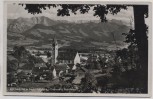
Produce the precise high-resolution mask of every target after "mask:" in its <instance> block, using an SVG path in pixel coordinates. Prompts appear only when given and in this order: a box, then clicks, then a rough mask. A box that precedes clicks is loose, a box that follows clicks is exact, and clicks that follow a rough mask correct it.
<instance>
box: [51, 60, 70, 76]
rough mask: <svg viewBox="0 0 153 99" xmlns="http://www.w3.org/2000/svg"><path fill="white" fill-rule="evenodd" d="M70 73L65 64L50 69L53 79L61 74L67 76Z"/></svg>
mask: <svg viewBox="0 0 153 99" xmlns="http://www.w3.org/2000/svg"><path fill="white" fill-rule="evenodd" d="M69 71H70V67H69V66H68V65H67V64H63V63H59V64H55V65H54V67H52V73H53V76H54V78H56V77H59V76H61V75H63V74H67V73H69Z"/></svg>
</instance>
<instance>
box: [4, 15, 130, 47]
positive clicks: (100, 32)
mask: <svg viewBox="0 0 153 99" xmlns="http://www.w3.org/2000/svg"><path fill="white" fill-rule="evenodd" d="M129 29H130V27H129V26H127V25H126V24H125V23H124V22H122V21H120V20H114V19H113V20H108V22H106V23H101V22H97V21H88V22H82V21H80V22H78V23H77V22H68V21H65V20H52V19H50V18H48V17H45V16H41V17H32V18H22V17H20V18H17V19H8V20H7V42H8V47H13V46H14V45H23V46H27V47H43V48H48V47H50V46H51V42H52V39H53V38H54V37H56V39H57V41H58V44H59V47H66V46H67V47H72V48H87V47H101V48H110V49H113V48H115V46H116V45H115V41H116V44H117V46H118V47H124V46H125V45H126V44H125V43H123V41H124V38H125V37H124V36H123V35H122V33H127V32H128V31H129ZM113 37H114V38H113Z"/></svg>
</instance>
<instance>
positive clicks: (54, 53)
mask: <svg viewBox="0 0 153 99" xmlns="http://www.w3.org/2000/svg"><path fill="white" fill-rule="evenodd" d="M57 56H58V43H57V39H56V37H55V36H54V38H53V41H52V66H53V65H54V64H55V63H56V62H57Z"/></svg>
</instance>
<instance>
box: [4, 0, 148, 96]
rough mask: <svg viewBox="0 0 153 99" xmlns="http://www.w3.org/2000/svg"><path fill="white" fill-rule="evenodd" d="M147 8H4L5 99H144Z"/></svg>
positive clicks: (71, 4)
mask: <svg viewBox="0 0 153 99" xmlns="http://www.w3.org/2000/svg"><path fill="white" fill-rule="evenodd" d="M150 8H151V3H149V2H140V3H139V2H136V3H133V2H132V3H128V2H115V3H114V2H112V3H111V2H102V1H101V2H55V1H54V2H53V1H52V2H49V1H47V2H38V1H37V2H9V1H7V2H5V16H4V17H5V18H4V19H5V21H4V24H5V25H6V27H5V28H4V29H5V31H6V33H4V35H5V36H4V38H6V40H5V41H4V44H5V46H6V47H5V51H6V52H5V53H4V55H5V57H4V58H5V62H4V63H5V64H4V73H3V74H4V79H3V80H4V93H5V94H6V95H25V94H26V95H33V94H35V95H42V96H43V95H49V96H52V95H54V96H65V95H66V96H103V95H104V96H107V95H108V96H109V95H111V96H113V95H121V96H122V95H144V96H145V95H150V92H151V90H150V87H149V86H151V82H150V81H151V75H150V74H151V68H150V66H151V64H150V58H149V57H150V54H149V53H151V51H150V50H151V49H150V45H151V43H150V40H151V37H150V33H151V21H150V20H151V9H150Z"/></svg>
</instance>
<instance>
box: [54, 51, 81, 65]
mask: <svg viewBox="0 0 153 99" xmlns="http://www.w3.org/2000/svg"><path fill="white" fill-rule="evenodd" d="M57 60H58V62H59V63H63V64H64V63H66V64H77V63H79V64H80V56H79V54H78V53H75V52H59V55H58V57H57Z"/></svg>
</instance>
